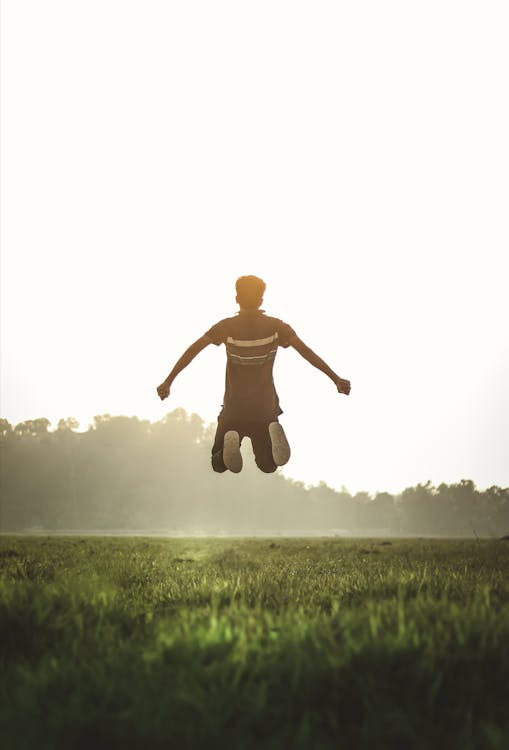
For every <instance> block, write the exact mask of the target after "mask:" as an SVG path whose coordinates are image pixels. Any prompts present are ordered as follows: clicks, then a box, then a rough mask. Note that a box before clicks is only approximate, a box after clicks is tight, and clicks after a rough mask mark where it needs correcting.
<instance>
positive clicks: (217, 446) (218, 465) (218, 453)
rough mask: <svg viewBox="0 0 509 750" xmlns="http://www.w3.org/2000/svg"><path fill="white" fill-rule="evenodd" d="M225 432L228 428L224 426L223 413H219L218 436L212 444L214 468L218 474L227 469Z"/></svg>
mask: <svg viewBox="0 0 509 750" xmlns="http://www.w3.org/2000/svg"><path fill="white" fill-rule="evenodd" d="M225 432H226V430H225V428H224V424H223V420H222V419H221V415H219V417H218V418H217V430H216V436H215V438H214V445H213V446H212V453H211V457H210V461H211V464H212V468H213V469H214V471H216V472H217V473H218V474H222V473H223V472H224V471H226V466H225V464H224V461H223V441H224V434H225Z"/></svg>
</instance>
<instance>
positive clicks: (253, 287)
mask: <svg viewBox="0 0 509 750" xmlns="http://www.w3.org/2000/svg"><path fill="white" fill-rule="evenodd" d="M265 288H266V284H265V282H264V281H262V279H259V278H258V276H241V277H240V278H238V279H237V281H236V282H235V289H236V290H237V297H236V300H237V302H238V304H239V305H240V306H241V308H242V309H243V310H257V309H258V308H259V307H260V305H261V304H262V302H263V294H264V292H265Z"/></svg>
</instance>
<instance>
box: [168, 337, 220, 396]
mask: <svg viewBox="0 0 509 750" xmlns="http://www.w3.org/2000/svg"><path fill="white" fill-rule="evenodd" d="M209 344H212V339H210V338H209V337H208V336H201V337H200V338H199V339H197V340H196V341H195V342H194V344H191V346H190V347H189V348H188V349H186V350H185V352H184V354H183V355H182V356H181V357H180V359H179V360H178V361H177V362H176V364H175V367H174V368H173V370H172V371H171V372H170V374H169V375H168V377H167V378H166V380H163V382H162V383H161V385H159V386H157V393H158V395H159V398H160V399H161V401H164V399H165V398H168V396H169V395H170V386H171V384H172V383H173V381H174V380H175V378H176V377H177V375H178V374H179V372H182V370H183V369H184V367H187V365H188V364H189V363H190V362H192V361H193V359H194V358H195V357H196V355H197V354H199V353H200V352H201V350H202V349H205V347H206V346H208V345H209Z"/></svg>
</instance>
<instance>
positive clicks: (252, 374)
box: [205, 310, 295, 422]
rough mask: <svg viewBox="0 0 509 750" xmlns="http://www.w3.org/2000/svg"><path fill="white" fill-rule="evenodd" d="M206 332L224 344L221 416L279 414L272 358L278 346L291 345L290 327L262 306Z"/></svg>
mask: <svg viewBox="0 0 509 750" xmlns="http://www.w3.org/2000/svg"><path fill="white" fill-rule="evenodd" d="M205 335H206V336H208V337H209V338H210V340H211V341H212V342H213V343H214V344H216V346H219V345H220V344H225V346H226V382H225V393H224V399H223V412H222V414H223V416H224V417H227V418H237V419H242V420H245V421H250V422H266V421H271V420H273V419H276V418H277V417H278V416H279V415H280V414H282V413H283V411H282V409H281V407H280V404H279V397H278V395H277V393H276V388H275V386H274V378H273V367H274V359H275V357H276V354H277V350H278V347H280V346H282V347H283V348H285V349H286V347H288V346H289V345H290V339H291V338H292V336H295V331H294V330H293V328H292V327H291V326H289V325H288V324H287V323H284V322H283V321H282V320H279V318H272V317H270V316H269V315H265V313H264V311H263V310H240V312H238V313H237V315H234V316H233V317H231V318H224V320H220V321H219V323H216V324H215V325H213V326H212V328H210V329H209V330H208V331H207V332H206V334H205Z"/></svg>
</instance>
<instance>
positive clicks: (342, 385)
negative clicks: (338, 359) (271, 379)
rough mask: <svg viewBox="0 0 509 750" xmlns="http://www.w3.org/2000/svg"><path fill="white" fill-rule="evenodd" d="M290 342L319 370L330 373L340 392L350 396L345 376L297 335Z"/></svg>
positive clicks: (348, 382)
mask: <svg viewBox="0 0 509 750" xmlns="http://www.w3.org/2000/svg"><path fill="white" fill-rule="evenodd" d="M288 343H289V344H290V346H293V348H294V349H295V350H296V351H298V352H299V354H300V355H301V356H302V357H304V359H307V361H308V362H309V363H310V364H312V365H313V367H316V368H317V369H318V370H321V371H322V372H324V373H325V374H326V375H328V376H329V378H330V379H331V380H332V382H333V383H334V385H335V386H336V388H337V389H338V392H339V393H344V394H345V395H346V396H348V394H349V393H350V381H349V380H344V379H343V378H340V377H339V375H336V373H335V372H334V371H333V370H331V368H330V367H329V365H328V364H327V363H326V362H324V361H323V359H320V357H319V356H318V355H317V354H315V353H314V351H313V350H312V349H310V348H309V346H306V344H305V343H304V342H303V341H302V340H301V339H300V338H299V337H298V336H297V335H295V336H292V337H291V339H290V340H289V342H288Z"/></svg>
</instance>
